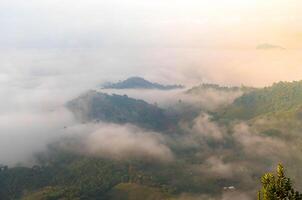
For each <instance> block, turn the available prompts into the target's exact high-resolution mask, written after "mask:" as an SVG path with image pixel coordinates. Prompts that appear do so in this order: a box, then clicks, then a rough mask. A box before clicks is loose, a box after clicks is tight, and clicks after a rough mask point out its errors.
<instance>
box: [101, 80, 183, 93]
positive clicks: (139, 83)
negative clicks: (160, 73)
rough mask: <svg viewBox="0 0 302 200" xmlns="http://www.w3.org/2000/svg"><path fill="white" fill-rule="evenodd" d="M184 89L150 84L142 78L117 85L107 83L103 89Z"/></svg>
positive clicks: (180, 86)
mask: <svg viewBox="0 0 302 200" xmlns="http://www.w3.org/2000/svg"><path fill="white" fill-rule="evenodd" d="M180 88H184V86H183V85H162V84H159V83H153V82H150V81H148V80H146V79H144V78H141V77H130V78H128V79H126V80H124V81H119V82H117V83H106V84H104V85H103V86H102V89H158V90H173V89H180Z"/></svg>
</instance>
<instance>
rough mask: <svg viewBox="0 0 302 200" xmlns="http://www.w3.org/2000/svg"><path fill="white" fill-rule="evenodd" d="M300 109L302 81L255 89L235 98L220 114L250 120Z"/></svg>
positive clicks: (301, 105)
mask: <svg viewBox="0 0 302 200" xmlns="http://www.w3.org/2000/svg"><path fill="white" fill-rule="evenodd" d="M301 107H302V81H295V82H279V83H275V84H273V85H272V86H270V87H265V88H261V89H255V90H254V91H251V92H249V93H246V94H244V95H242V96H241V97H239V98H237V99H236V100H235V101H234V103H233V104H232V105H230V106H229V107H228V108H226V109H225V110H224V111H223V112H222V114H221V115H222V116H223V117H225V118H231V119H234V118H235V119H236V118H238V119H252V118H254V117H257V116H260V115H264V114H274V113H279V114H280V112H295V113H296V114H298V113H297V112H299V110H300V108H301Z"/></svg>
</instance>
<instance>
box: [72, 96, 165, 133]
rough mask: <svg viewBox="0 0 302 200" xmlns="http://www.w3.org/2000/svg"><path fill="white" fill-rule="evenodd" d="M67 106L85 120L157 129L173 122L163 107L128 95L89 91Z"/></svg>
mask: <svg viewBox="0 0 302 200" xmlns="http://www.w3.org/2000/svg"><path fill="white" fill-rule="evenodd" d="M67 107H68V108H69V109H70V110H71V111H72V112H73V113H74V114H75V116H76V117H77V118H78V119H80V120H81V121H83V122H89V121H90V122H91V121H105V122H112V123H120V124H124V123H132V124H135V125H138V126H142V127H144V128H149V129H155V130H159V129H160V130H162V129H165V128H167V127H169V125H170V124H171V122H170V120H169V117H168V116H167V115H166V114H165V112H164V110H163V109H161V108H159V107H157V106H156V105H152V104H149V103H147V102H145V101H143V100H137V99H133V98H129V97H128V96H126V95H108V94H105V93H99V92H96V91H89V92H87V93H86V94H83V95H81V96H79V97H78V98H76V99H74V100H72V101H69V102H68V103H67Z"/></svg>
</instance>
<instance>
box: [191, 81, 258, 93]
mask: <svg viewBox="0 0 302 200" xmlns="http://www.w3.org/2000/svg"><path fill="white" fill-rule="evenodd" d="M204 90H215V91H222V92H250V91H252V90H254V88H252V87H246V86H241V87H236V86H233V87H227V86H221V85H218V84H212V83H202V84H200V85H198V86H194V87H192V88H191V89H189V90H187V91H186V93H187V94H202V92H203V91H204Z"/></svg>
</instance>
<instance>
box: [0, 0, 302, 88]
mask: <svg viewBox="0 0 302 200" xmlns="http://www.w3.org/2000/svg"><path fill="white" fill-rule="evenodd" d="M301 8H302V2H301V1H299V0H289V1H285V0H274V1H272V0H269V1H261V0H253V1H251V0H228V1H224V0H223V1H221V0H220V1H213V0H212V1H210V0H203V1H195V0H187V1H183V0H165V1H159V0H155V1H146V0H126V1H125V0H123V1H122V0H112V1H104V0H85V1H84V0H77V1H71V0H63V1H62V0H61V1H58V0H52V1H50V0H43V1H38V0H29V1H24V0H12V1H1V2H0V13H1V14H0V26H1V33H0V44H1V45H0V49H1V52H0V56H1V57H4V60H3V59H2V61H0V64H1V71H0V81H2V82H3V80H4V81H5V80H7V79H13V80H14V81H15V77H14V76H22V77H26V78H27V79H34V78H37V77H38V78H39V77H41V76H44V77H45V76H59V75H62V74H64V75H65V74H66V73H67V74H70V73H73V74H75V76H82V75H83V72H84V73H85V74H88V76H91V78H90V81H92V80H93V81H94V83H96V82H101V81H103V80H104V79H121V78H124V77H127V76H129V75H142V76H145V77H149V78H151V79H154V80H159V81H162V82H169V81H175V82H184V83H186V82H188V83H197V82H201V81H207V82H217V83H221V84H231V85H240V84H245V85H253V86H263V85H269V84H271V83H272V82H275V81H279V80H297V79H300V76H301V74H302V70H301V67H300V61H301V59H300V57H301V56H300V55H301V45H302V39H301V38H302V37H301V36H302V26H301V22H302V16H301V15H300V14H299V12H300V10H301ZM261 44H269V45H270V46H269V48H267V49H257V46H259V45H261ZM277 47H282V48H283V50H281V49H279V48H277ZM2 68H3V69H2ZM7 68H9V69H7ZM7 71H9V72H7ZM28 71H29V72H28ZM171 71H173V75H171ZM77 72H78V73H77ZM89 72H90V73H91V75H89ZM28 73H29V74H28ZM76 73H77V74H76ZM96 74H97V75H98V77H93V76H94V75H96ZM104 74H105V75H104ZM28 75H29V77H27V76H28ZM64 75H63V77H64ZM32 76H33V77H32ZM104 77H105V78H104ZM79 80H81V79H79ZM81 84H87V82H81ZM90 84H92V83H90Z"/></svg>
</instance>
